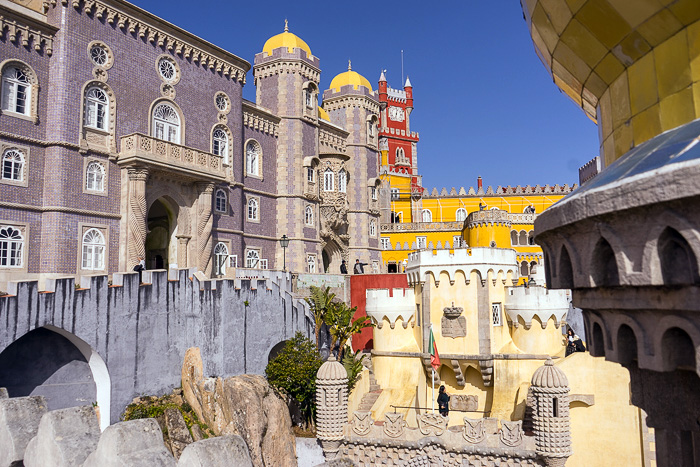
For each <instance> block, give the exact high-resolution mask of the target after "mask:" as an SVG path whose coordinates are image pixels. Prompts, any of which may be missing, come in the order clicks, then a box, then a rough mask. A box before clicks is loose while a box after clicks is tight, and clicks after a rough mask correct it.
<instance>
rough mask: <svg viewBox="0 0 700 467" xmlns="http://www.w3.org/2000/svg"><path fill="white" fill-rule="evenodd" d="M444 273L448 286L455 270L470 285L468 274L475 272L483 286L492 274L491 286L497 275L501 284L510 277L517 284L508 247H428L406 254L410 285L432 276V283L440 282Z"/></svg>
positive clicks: (453, 278) (511, 255)
mask: <svg viewBox="0 0 700 467" xmlns="http://www.w3.org/2000/svg"><path fill="white" fill-rule="evenodd" d="M443 272H444V273H446V274H447V276H448V278H449V280H450V285H454V283H455V277H456V275H457V272H461V273H462V274H463V276H464V280H465V283H466V284H467V285H469V281H470V278H471V273H472V272H476V273H477V275H478V276H479V278H480V280H481V283H482V285H486V280H487V278H488V275H489V273H491V275H492V277H491V280H492V281H493V285H496V280H497V279H498V278H499V277H500V279H501V280H502V282H503V284H505V283H506V280H507V279H508V278H509V277H510V280H511V281H513V282H514V283H517V280H518V277H519V274H518V264H517V261H516V252H515V250H512V249H510V248H484V247H479V248H459V249H454V250H433V249H431V248H429V249H428V250H423V251H416V252H413V253H409V254H408V264H407V266H406V274H407V275H408V283H409V285H413V284H416V283H422V282H425V281H426V280H428V276H432V277H433V280H434V281H435V286H436V287H438V286H439V285H440V275H441V274H442V273H443Z"/></svg>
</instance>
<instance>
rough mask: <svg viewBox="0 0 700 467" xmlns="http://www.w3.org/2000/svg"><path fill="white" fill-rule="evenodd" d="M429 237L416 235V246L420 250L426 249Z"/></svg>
mask: <svg viewBox="0 0 700 467" xmlns="http://www.w3.org/2000/svg"><path fill="white" fill-rule="evenodd" d="M427 240H428V237H416V248H417V249H419V250H425V248H426V244H427Z"/></svg>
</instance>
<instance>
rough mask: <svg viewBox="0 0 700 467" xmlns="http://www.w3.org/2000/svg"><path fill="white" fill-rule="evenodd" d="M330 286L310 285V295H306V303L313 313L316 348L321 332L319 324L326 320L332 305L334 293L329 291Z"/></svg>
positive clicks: (321, 324)
mask: <svg viewBox="0 0 700 467" xmlns="http://www.w3.org/2000/svg"><path fill="white" fill-rule="evenodd" d="M330 290H331V288H330V287H326V288H325V289H323V288H322V287H315V286H313V285H312V286H311V297H307V298H306V299H305V300H306V303H308V305H309V308H311V312H312V313H313V315H314V322H315V323H314V324H315V328H314V332H315V335H316V348H318V346H319V345H320V342H319V335H320V334H321V326H323V323H324V322H325V321H326V314H327V313H328V310H329V309H330V308H331V307H332V306H333V301H334V300H335V294H334V293H331V292H330Z"/></svg>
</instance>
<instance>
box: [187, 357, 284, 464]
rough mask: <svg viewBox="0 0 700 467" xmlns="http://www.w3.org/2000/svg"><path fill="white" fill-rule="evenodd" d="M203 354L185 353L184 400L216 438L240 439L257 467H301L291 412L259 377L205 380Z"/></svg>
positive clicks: (265, 381)
mask: <svg viewBox="0 0 700 467" xmlns="http://www.w3.org/2000/svg"><path fill="white" fill-rule="evenodd" d="M203 374H204V372H203V370H202V358H201V356H200V353H199V349H197V348H191V349H188V350H187V353H186V354H185V360H184V364H183V366H182V389H183V395H184V397H185V400H186V401H187V402H188V403H189V404H190V406H192V408H193V410H194V411H195V413H196V414H197V416H198V417H199V418H200V420H202V421H204V423H206V424H207V425H208V426H209V427H210V428H211V429H212V431H214V433H215V434H216V435H239V436H241V437H242V438H243V439H244V440H245V442H246V444H247V446H248V450H249V452H250V457H251V459H252V461H253V465H254V466H255V467H273V466H274V467H296V466H297V460H296V445H295V439H294V434H293V432H292V421H291V418H290V417H289V409H288V408H287V405H286V404H285V403H284V401H283V400H282V399H281V398H280V397H279V396H278V395H277V394H275V392H274V391H273V390H272V388H271V387H270V385H269V384H268V383H267V380H266V379H265V378H264V377H263V376H260V375H240V376H234V377H231V378H226V379H222V378H204V377H203Z"/></svg>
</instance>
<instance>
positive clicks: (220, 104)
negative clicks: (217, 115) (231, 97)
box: [216, 94, 228, 112]
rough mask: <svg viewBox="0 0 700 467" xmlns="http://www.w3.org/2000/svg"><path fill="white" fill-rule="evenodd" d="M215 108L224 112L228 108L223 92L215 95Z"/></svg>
mask: <svg viewBox="0 0 700 467" xmlns="http://www.w3.org/2000/svg"><path fill="white" fill-rule="evenodd" d="M216 108H217V109H219V111H221V112H225V111H226V109H228V99H227V98H226V96H225V95H224V94H217V95H216Z"/></svg>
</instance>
